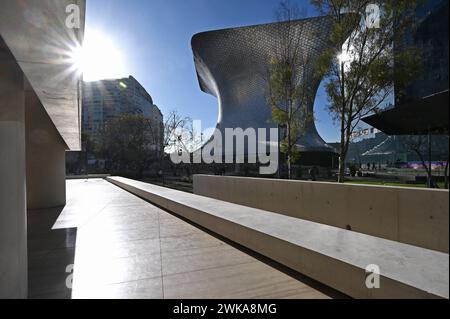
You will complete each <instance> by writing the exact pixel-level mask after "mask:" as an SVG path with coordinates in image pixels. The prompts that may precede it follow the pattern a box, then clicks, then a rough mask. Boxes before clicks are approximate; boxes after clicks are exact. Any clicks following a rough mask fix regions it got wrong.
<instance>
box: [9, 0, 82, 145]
mask: <svg viewBox="0 0 450 319" xmlns="http://www.w3.org/2000/svg"><path fill="white" fill-rule="evenodd" d="M68 5H77V6H78V8H79V18H80V19H79V21H80V25H79V28H70V27H68V25H66V20H67V18H68V17H69V15H70V14H71V13H72V12H69V13H67V12H66V8H67V6H68ZM85 6H86V2H85V0H39V1H17V0H2V2H1V10H0V35H1V37H3V39H4V41H5V42H6V44H7V45H8V47H9V49H10V50H11V52H12V54H13V55H14V57H15V59H16V61H17V62H18V63H19V65H20V67H21V69H22V71H23V72H24V73H25V76H26V77H27V79H28V81H29V82H30V83H31V86H32V87H33V89H34V91H35V92H36V94H37V95H38V97H39V99H40V100H41V102H42V104H43V106H44V108H45V110H46V111H47V113H48V115H49V117H50V119H51V120H52V121H53V123H54V124H55V126H56V129H57V130H58V131H59V133H60V135H61V136H62V138H63V140H64V141H65V143H66V144H67V146H68V148H69V149H72V150H79V149H80V147H81V142H80V122H81V99H80V90H81V89H80V87H81V86H80V85H81V83H80V81H81V77H80V74H79V73H78V72H77V71H76V69H75V68H74V67H73V63H72V62H71V61H70V55H71V54H72V52H73V48H75V47H77V46H79V45H80V44H81V43H82V39H83V34H84V20H85Z"/></svg>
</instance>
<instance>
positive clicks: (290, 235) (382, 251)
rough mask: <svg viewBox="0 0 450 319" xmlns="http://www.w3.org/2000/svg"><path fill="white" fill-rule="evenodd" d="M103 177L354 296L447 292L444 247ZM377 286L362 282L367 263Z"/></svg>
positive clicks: (434, 295)
mask: <svg viewBox="0 0 450 319" xmlns="http://www.w3.org/2000/svg"><path fill="white" fill-rule="evenodd" d="M107 180H108V181H109V182H111V183H113V184H115V185H117V186H119V187H121V188H123V189H125V190H127V191H129V192H131V193H133V194H135V195H137V196H139V197H142V198H144V199H146V200H148V201H150V202H152V203H154V204H156V205H158V206H160V207H162V208H164V209H166V210H168V211H171V212H173V213H175V214H177V215H179V216H182V217H184V218H186V219H188V220H190V221H192V222H194V223H196V224H198V225H201V226H203V227H205V228H207V229H209V230H211V231H213V232H215V233H217V234H219V235H222V236H224V237H226V238H228V239H230V240H232V241H234V242H236V243H238V244H240V245H242V246H245V247H247V248H249V249H251V250H253V251H256V252H258V253H260V254H262V255H264V256H266V257H268V258H271V259H272V260H275V261H277V262H279V263H281V264H283V265H285V266H287V267H289V268H291V269H294V270H296V271H298V272H300V273H302V274H304V275H306V276H309V277H311V278H313V279H315V280H317V281H319V282H321V283H323V284H325V285H328V286H330V287H332V288H335V289H337V290H339V291H341V292H343V293H345V294H347V295H349V296H351V297H355V298H448V296H449V288H448V287H449V286H448V277H449V268H448V264H449V256H448V254H445V253H442V252H438V251H433V250H429V249H425V248H420V247H416V246H412V245H407V244H403V243H399V242H395V241H391V240H387V239H382V238H378V237H374V236H369V235H365V234H361V233H356V232H352V231H348V230H345V229H340V228H337V227H333V226H328V225H324V224H319V223H316V222H311V221H307V220H302V219H299V218H294V217H290V216H284V215H281V214H277V213H273V212H268V211H264V210H261V209H256V208H250V207H246V206H242V205H237V204H232V203H228V202H224V201H221V200H216V199H212V198H208V197H203V196H199V195H193V194H189V193H185V192H181V191H177V190H173V189H168V188H164V187H160V186H156V185H151V184H147V183H143V182H138V181H134V180H130V179H126V178H122V177H108V178H107ZM372 264H375V265H377V266H378V267H379V269H380V273H381V275H380V288H378V289H368V288H367V287H366V277H367V273H366V267H367V266H368V265H372Z"/></svg>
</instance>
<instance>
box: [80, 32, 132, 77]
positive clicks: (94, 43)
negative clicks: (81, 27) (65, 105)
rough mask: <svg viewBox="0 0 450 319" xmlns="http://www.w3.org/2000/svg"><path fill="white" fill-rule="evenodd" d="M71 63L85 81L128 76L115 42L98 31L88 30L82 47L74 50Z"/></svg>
mask: <svg viewBox="0 0 450 319" xmlns="http://www.w3.org/2000/svg"><path fill="white" fill-rule="evenodd" d="M71 61H72V63H73V65H74V67H75V68H76V69H77V70H78V71H79V72H82V73H83V79H84V80H85V81H97V80H101V79H112V78H119V77H123V76H126V70H125V63H124V62H125V61H124V59H123V57H122V54H121V52H120V50H119V49H118V48H117V47H116V45H115V44H114V42H113V41H112V40H111V39H110V38H108V37H107V36H105V35H104V34H102V33H100V32H98V31H89V30H86V34H85V37H84V42H83V46H82V47H77V48H74V49H73V50H72V54H71Z"/></svg>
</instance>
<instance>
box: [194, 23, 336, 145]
mask: <svg viewBox="0 0 450 319" xmlns="http://www.w3.org/2000/svg"><path fill="white" fill-rule="evenodd" d="M331 27H332V22H331V19H329V18H328V17H317V18H309V19H303V20H295V21H291V22H288V23H272V24H265V25H257V26H249V27H242V28H233V29H225V30H217V31H208V32H203V33H198V34H196V35H194V36H193V38H192V49H193V53H194V62H195V67H196V70H197V76H198V81H199V84H200V88H201V89H202V91H204V92H206V93H209V94H211V95H213V96H215V97H217V99H218V102H219V118H218V123H217V128H218V129H219V130H220V131H221V132H222V134H224V130H225V128H237V127H240V128H242V129H246V128H249V127H252V128H255V129H257V128H272V127H277V125H276V124H275V123H274V122H273V121H272V120H271V117H272V115H271V108H270V105H269V103H268V99H267V89H268V81H267V70H268V69H267V68H268V63H269V61H270V60H271V58H275V57H276V54H277V52H279V47H280V44H281V41H282V40H281V38H283V36H281V35H282V34H283V32H284V34H286V31H287V29H289V34H292V35H293V36H294V37H295V38H297V39H298V41H299V44H300V48H301V50H300V54H301V58H300V59H299V60H300V61H307V63H306V64H304V63H301V64H299V66H298V68H299V69H298V70H297V71H298V74H301V78H303V79H306V81H307V83H308V84H309V85H310V91H311V92H313V93H312V94H310V97H309V98H308V103H307V107H308V108H309V111H311V112H312V111H313V107H314V100H315V95H316V93H317V89H318V87H319V85H320V82H321V78H320V77H319V76H317V75H316V72H314V68H315V63H316V61H317V58H318V57H319V56H320V54H321V53H322V52H323V50H324V49H325V48H327V46H328V45H329V44H328V39H329V33H330V32H331ZM304 72H305V74H304ZM303 75H304V76H303ZM297 143H298V145H299V146H300V149H301V151H303V152H333V151H334V150H333V149H332V148H331V147H330V146H329V145H327V144H326V143H325V142H324V140H323V139H322V138H321V137H320V136H319V134H318V132H317V129H316V126H315V123H314V121H312V122H311V123H310V125H309V126H308V128H307V132H306V134H304V135H303V136H302V137H301V138H299V140H298V141H297Z"/></svg>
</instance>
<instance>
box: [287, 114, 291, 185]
mask: <svg viewBox="0 0 450 319" xmlns="http://www.w3.org/2000/svg"><path fill="white" fill-rule="evenodd" d="M286 127H287V139H288V152H287V169H288V179H291V178H292V172H291V164H292V163H291V161H292V145H291V126H290V123H289V122H288V124H287V126H286Z"/></svg>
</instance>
